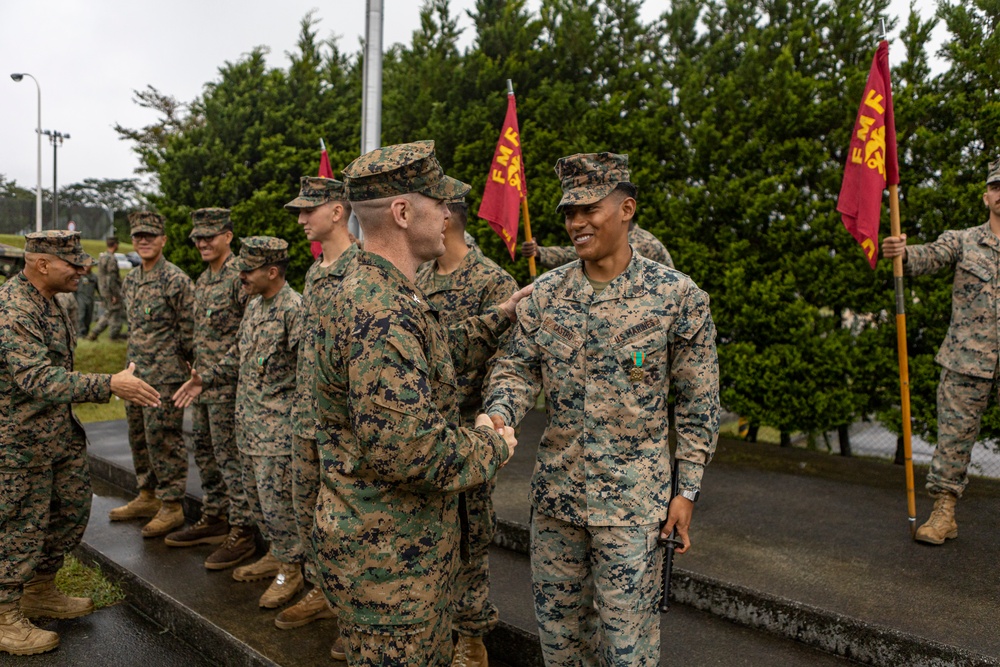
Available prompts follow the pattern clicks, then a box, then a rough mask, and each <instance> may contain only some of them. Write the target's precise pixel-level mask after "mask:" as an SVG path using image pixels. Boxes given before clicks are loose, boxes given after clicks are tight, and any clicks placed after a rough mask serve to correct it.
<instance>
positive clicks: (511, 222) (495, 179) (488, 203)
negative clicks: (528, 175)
mask: <svg viewBox="0 0 1000 667" xmlns="http://www.w3.org/2000/svg"><path fill="white" fill-rule="evenodd" d="M527 195H528V188H527V184H526V183H525V180H524V164H523V163H522V161H521V133H520V131H519V130H518V129H517V104H516V103H515V102H514V95H513V94H511V95H508V96H507V117H506V118H504V121H503V128H502V129H501V131H500V140H499V141H497V149H496V151H495V152H494V153H493V164H492V165H491V166H490V173H489V175H488V176H487V177H486V189H485V190H483V202H482V204H480V205H479V217H480V218H482V219H483V220H486V221H487V222H489V223H490V227H492V228H493V231H495V232H496V233H497V234H499V235H500V238H502V239H503V242H504V244H506V246H507V250H508V251H509V252H510V258H511V259H514V246H515V245H516V244H517V222H518V219H519V216H520V212H521V200H522V199H524V198H525V197H526V196H527Z"/></svg>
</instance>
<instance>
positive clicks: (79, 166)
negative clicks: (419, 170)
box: [0, 0, 942, 189]
mask: <svg viewBox="0 0 1000 667" xmlns="http://www.w3.org/2000/svg"><path fill="white" fill-rule="evenodd" d="M384 4H385V14H386V19H385V34H384V42H385V44H386V45H389V44H392V43H394V42H404V43H408V42H409V40H410V36H411V34H412V32H413V30H414V29H416V28H417V27H418V25H419V23H418V12H419V7H420V4H421V3H420V2H419V0H384ZM474 4H475V2H474V0H452V2H451V6H452V9H453V10H454V11H455V13H460V14H461V21H460V25H461V26H462V27H466V28H469V27H470V21H469V20H468V17H466V16H465V10H467V9H470V8H472V7H473V6H474ZM669 4H670V0H646V2H645V5H644V6H643V14H644V18H645V19H646V20H651V19H652V18H654V17H656V16H657V15H659V14H660V13H661V12H662V11H663V10H664V9H665V8H667V7H669ZM538 5H539V1H538V0H529V6H530V7H532V8H536V9H537V7H538ZM908 6H909V0H893V3H892V11H893V12H894V13H895V14H896V15H897V16H898V17H899V19H900V24H902V23H903V22H905V19H906V16H907V14H908V11H909V10H908ZM917 6H918V8H919V11H920V12H921V13H922V15H924V16H925V17H926V16H929V15H930V14H931V13H932V12H933V9H932V7H933V0H917ZM311 9H315V10H316V17H317V18H319V19H320V20H321V21H320V23H319V26H318V28H319V36H320V37H321V38H328V37H331V36H339V37H340V45H341V48H342V49H343V50H344V51H346V52H348V53H350V52H354V51H356V50H357V49H358V44H359V42H358V40H359V39H360V37H361V35H362V33H363V32H364V27H365V2H364V1H363V0H332V1H331V0H328V1H327V2H317V0H280V2H278V1H275V0H240V1H239V2H236V1H235V0H197V1H195V0H172V1H171V2H161V3H153V2H143V1H141V0H140V1H139V2H126V1H125V0H87V1H86V2H81V1H80V0H30V1H29V0H0V174H4V175H5V176H6V177H7V178H8V179H14V180H16V181H17V182H18V184H19V185H21V186H22V187H27V188H29V189H34V187H35V183H36V164H37V161H36V156H37V147H36V146H37V145H36V140H35V131H34V130H35V127H36V124H37V107H36V99H37V98H36V90H35V85H34V83H33V82H32V81H31V80H30V79H28V78H25V79H24V80H22V81H21V82H20V83H15V82H13V81H11V79H10V78H9V76H8V75H9V74H10V73H11V72H28V73H30V74H32V75H34V76H35V77H36V78H37V79H38V82H39V83H40V84H41V89H42V129H43V130H44V129H51V130H58V131H60V132H62V133H64V134H66V133H68V134H69V135H70V136H71V138H70V139H69V140H67V141H66V142H65V143H64V144H63V147H62V148H60V149H59V183H60V187H62V186H63V185H67V184H69V183H76V182H79V181H82V180H83V179H85V178H88V177H93V178H128V177H131V176H134V175H135V174H134V171H135V168H136V167H137V165H138V161H137V159H136V157H135V156H134V154H133V153H132V151H131V150H130V148H129V144H128V143H126V142H123V141H119V140H118V137H117V135H116V134H115V132H114V130H113V129H112V127H113V126H114V124H115V123H121V124H122V125H124V126H126V127H142V126H144V125H147V124H149V123H151V122H153V121H154V120H155V115H154V114H153V112H151V111H146V110H144V109H140V108H139V107H138V106H136V105H135V104H134V103H133V102H132V91H133V90H135V89H143V88H145V87H146V85H147V84H151V85H153V86H155V87H157V88H158V89H160V90H161V91H162V92H164V93H168V94H170V95H173V96H174V97H176V98H177V99H179V100H181V101H189V100H191V99H193V98H194V97H196V96H197V95H199V94H200V93H201V91H202V86H203V84H204V83H206V82H208V81H212V80H214V79H215V78H216V76H217V72H218V68H219V67H220V66H221V65H222V64H223V63H224V62H225V61H227V60H228V61H233V60H236V59H238V58H239V57H240V56H241V54H244V53H246V52H248V51H249V50H250V49H251V48H253V47H254V46H258V45H266V46H267V47H269V48H270V56H269V64H270V65H271V66H274V67H285V66H287V64H288V59H287V57H286V56H285V53H286V52H287V51H291V50H294V48H295V41H296V37H297V36H298V32H299V21H300V20H301V19H302V17H303V16H305V14H306V13H307V12H308V11H310V10H311ZM470 33H471V29H470V30H466V33H465V34H464V35H463V42H462V43H463V46H464V45H467V44H468V43H469V42H470V41H471V39H472V35H471V34H470ZM941 34H942V31H941V29H940V27H939V30H938V37H937V39H938V40H940V38H941V37H940V35H941ZM901 52H902V49H896V50H895V51H894V52H892V60H893V63H895V62H896V60H897V57H898V55H899V54H901ZM42 185H43V187H48V188H51V187H52V146H51V144H50V143H49V141H48V138H46V137H43V142H42Z"/></svg>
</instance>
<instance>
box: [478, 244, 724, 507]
mask: <svg viewBox="0 0 1000 667" xmlns="http://www.w3.org/2000/svg"><path fill="white" fill-rule="evenodd" d="M718 373H719V366H718V357H717V355H716V349H715V324H714V323H713V322H712V315H711V312H710V310H709V299H708V295H707V294H706V293H705V292H703V291H701V290H700V289H698V287H697V285H695V284H694V282H693V281H692V280H691V279H690V278H688V277H687V276H685V275H684V274H682V273H679V272H677V271H674V270H672V269H668V268H666V267H665V266H663V265H661V264H657V263H656V262H652V261H650V260H648V259H644V258H642V257H639V256H638V255H636V254H633V255H632V260H631V262H629V264H628V267H627V268H626V269H625V271H624V272H623V273H622V274H621V275H619V276H618V277H617V278H615V279H614V280H613V281H611V283H610V284H608V286H607V287H606V288H605V289H604V290H603V291H602V292H601V294H600V295H599V296H596V297H595V295H594V290H593V288H592V287H591V286H590V283H589V282H588V281H587V278H586V276H585V274H584V272H583V266H582V264H581V263H573V264H569V265H567V266H565V267H562V268H560V269H556V270H554V271H550V272H548V273H546V274H544V275H543V276H542V277H541V278H539V279H538V280H537V281H536V282H535V291H534V292H533V293H532V294H531V295H530V296H529V297H527V298H526V299H525V300H524V301H522V302H521V303H519V304H518V322H517V327H516V329H515V332H514V338H513V340H512V341H511V344H510V345H509V346H508V349H507V354H506V356H504V357H503V358H501V359H500V360H499V361H498V362H497V365H496V368H495V369H494V372H493V375H492V377H491V380H490V386H489V387H488V388H487V390H486V396H487V399H486V408H487V411H488V412H489V413H490V414H497V415H499V416H501V417H502V418H503V419H504V422H505V423H507V424H508V425H514V424H518V423H520V421H521V419H522V418H523V417H524V415H525V413H526V412H527V411H528V410H529V409H531V408H532V407H533V406H534V404H535V397H536V396H537V395H538V392H539V391H540V390H543V391H544V392H545V402H546V405H547V406H548V423H547V424H546V428H545V432H544V434H543V435H542V440H541V444H540V445H539V448H538V461H537V463H536V465H535V473H534V476H533V477H532V482H531V504H532V507H534V509H535V511H536V512H540V513H542V514H545V515H547V516H550V517H553V518H556V519H561V520H563V521H566V522H568V523H571V524H573V525H577V526H644V525H649V524H653V523H657V522H660V521H663V520H664V519H665V518H666V516H667V508H668V505H669V503H670V491H669V490H670V458H669V452H668V448H667V431H668V419H667V397H668V392H671V391H672V393H673V394H674V395H675V397H676V405H675V411H674V412H675V416H676V426H677V449H676V456H677V458H678V459H679V466H678V467H679V480H678V481H679V487H680V488H681V489H682V490H683V489H690V490H697V489H699V487H700V485H701V477H702V473H703V471H704V467H705V465H706V464H707V463H708V462H709V460H710V459H711V457H712V454H713V452H714V451H715V444H716V439H717V437H718V430H719V375H718Z"/></svg>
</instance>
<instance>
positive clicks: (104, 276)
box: [90, 249, 124, 340]
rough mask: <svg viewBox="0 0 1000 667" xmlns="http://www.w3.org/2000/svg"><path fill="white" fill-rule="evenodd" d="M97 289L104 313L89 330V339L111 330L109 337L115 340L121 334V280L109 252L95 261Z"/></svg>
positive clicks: (112, 254) (115, 260)
mask: <svg viewBox="0 0 1000 667" xmlns="http://www.w3.org/2000/svg"><path fill="white" fill-rule="evenodd" d="M97 288H98V290H99V291H100V293H101V299H102V300H103V301H104V312H103V313H101V317H100V319H98V320H97V323H96V324H95V325H94V328H93V329H91V330H90V337H91V338H97V337H98V336H99V335H101V332H102V331H104V330H105V329H107V328H108V327H110V328H111V333H109V334H108V335H109V337H110V338H111V340H115V339H117V338H118V337H119V336H121V333H122V322H123V319H124V318H123V311H122V278H121V273H119V270H118V260H117V259H116V258H115V254H114V253H113V252H111V250H110V249H109V250H107V251H105V252H102V253H101V256H100V257H99V258H98V260H97Z"/></svg>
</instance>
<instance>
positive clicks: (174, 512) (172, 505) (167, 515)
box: [142, 502, 184, 537]
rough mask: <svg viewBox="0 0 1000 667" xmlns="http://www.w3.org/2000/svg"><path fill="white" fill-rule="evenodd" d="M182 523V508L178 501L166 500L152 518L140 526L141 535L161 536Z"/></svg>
mask: <svg viewBox="0 0 1000 667" xmlns="http://www.w3.org/2000/svg"><path fill="white" fill-rule="evenodd" d="M183 525H184V509H183V508H182V507H181V504H180V503H177V502H166V503H163V504H162V505H161V506H160V511H159V512H157V513H156V516H154V517H153V520H152V521H150V522H149V523H147V524H146V525H145V526H143V527H142V536H143V537H161V536H163V535H166V534H167V533H169V532H172V531H173V530H174V529H175V528H180V527H181V526H183Z"/></svg>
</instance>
